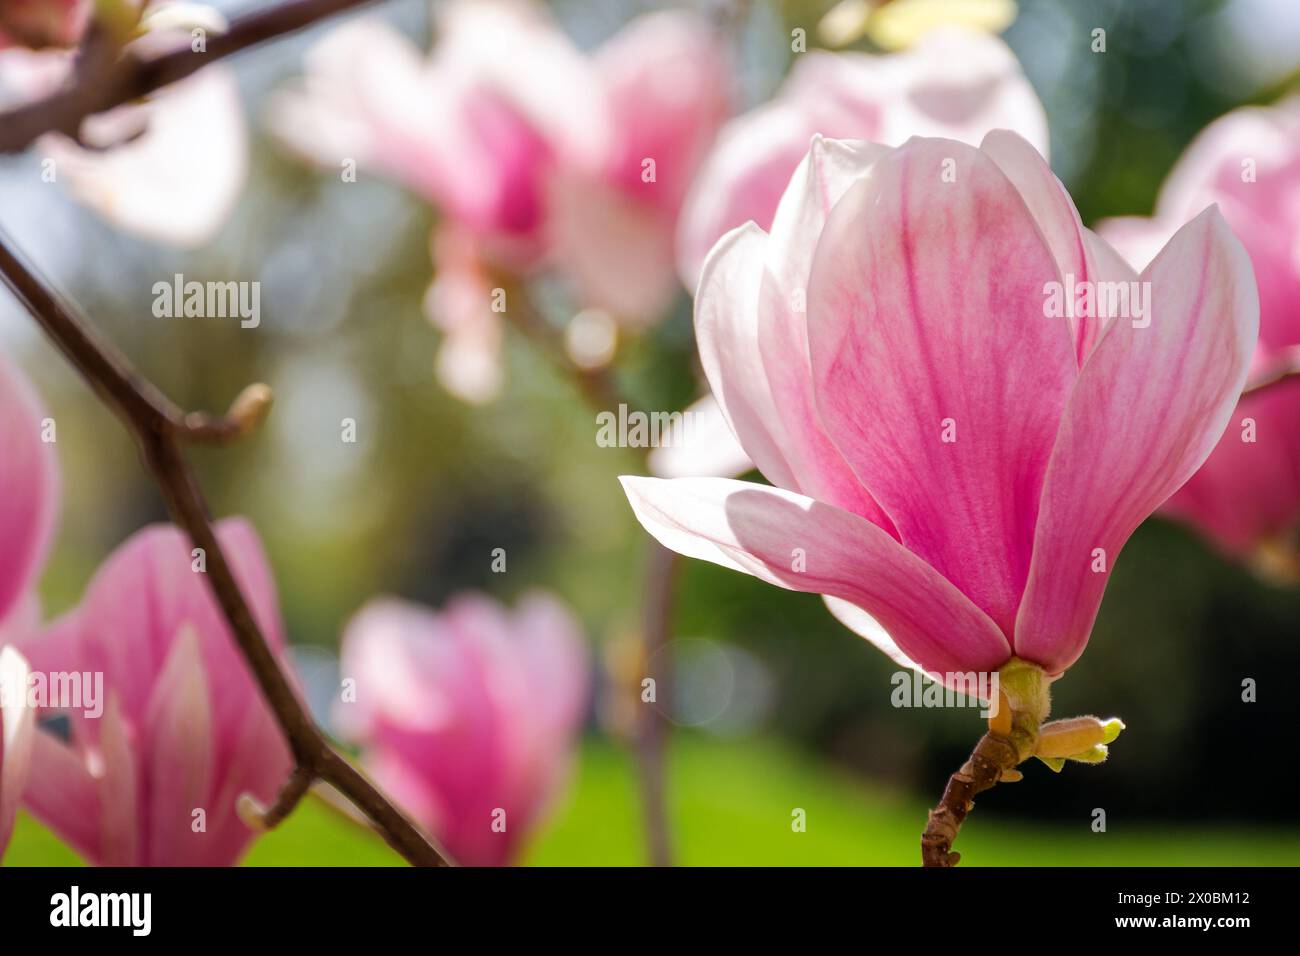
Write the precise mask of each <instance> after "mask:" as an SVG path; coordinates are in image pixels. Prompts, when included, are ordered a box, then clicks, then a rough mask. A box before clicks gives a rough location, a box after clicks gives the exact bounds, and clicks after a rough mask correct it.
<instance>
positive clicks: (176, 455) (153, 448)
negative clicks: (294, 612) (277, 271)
mask: <svg viewBox="0 0 1300 956" xmlns="http://www.w3.org/2000/svg"><path fill="white" fill-rule="evenodd" d="M0 274H3V278H4V282H5V284H6V285H7V286H8V287H9V289H10V290H11V291H12V292H13V294H14V296H15V297H16V298H17V299H18V301H19V302H21V303H22V304H23V305H24V306H25V307H26V308H27V310H28V311H29V312H30V313H31V314H32V316H33V317H35V319H36V321H37V322H38V323H39V324H40V326H41V328H42V329H43V330H44V331H45V333H46V335H48V336H49V337H50V339H52V340H53V342H54V344H55V345H56V346H58V348H59V350H60V351H61V352H62V353H63V354H64V356H65V357H66V358H67V359H68V361H69V362H71V363H72V365H73V366H75V367H76V369H77V371H78V372H80V373H81V376H82V378H84V379H85V380H86V382H87V383H88V384H89V385H90V387H91V388H92V389H93V390H94V392H95V394H96V395H98V396H99V397H100V398H101V399H102V400H103V401H104V402H105V403H106V404H108V405H109V406H110V407H111V408H112V409H113V411H114V412H115V413H116V414H117V416H118V418H120V419H121V420H122V422H123V424H124V425H125V426H126V427H127V429H128V431H130V432H131V434H132V435H133V436H134V437H135V439H136V442H137V443H138V444H139V446H140V450H141V454H142V455H143V458H144V462H145V465H146V466H147V467H148V469H149V471H150V473H151V474H152V475H153V478H154V480H155V482H156V483H157V485H158V487H159V489H160V490H161V492H162V496H163V499H164V500H165V501H166V504H167V509H168V511H169V512H170V513H171V516H172V520H173V521H175V522H176V524H177V526H178V527H180V528H181V529H182V530H183V531H184V532H185V533H186V534H187V535H189V537H190V540H191V541H192V542H193V544H194V546H195V547H197V548H202V549H203V551H204V553H205V554H206V556H207V575H206V577H207V581H208V585H209V586H210V587H211V588H212V591H213V594H214V595H215V596H216V599H217V602H218V603H219V604H220V606H221V609H222V611H223V612H224V614H225V617H226V621H227V622H228V623H229V625H230V630H231V633H232V634H233V635H234V639H235V642H236V643H237V644H238V645H239V650H240V652H241V653H242V654H243V656H244V660H245V661H246V662H247V664H248V666H249V669H250V670H251V671H252V673H253V677H254V679H255V680H256V681H257V684H258V686H259V687H260V688H261V690H262V694H263V696H264V697H265V698H266V702H267V704H268V705H269V706H270V708H271V711H272V713H273V714H274V715H275V719H276V722H277V723H278V724H279V726H280V729H281V730H282V731H283V732H284V735H285V737H286V738H287V739H288V742H289V747H290V750H291V751H292V753H293V758H294V762H295V765H296V769H295V771H294V774H293V776H292V777H291V779H290V781H289V783H288V785H287V786H286V788H285V793H284V794H282V795H281V799H280V800H277V807H279V806H281V805H282V804H283V805H284V807H286V809H283V810H281V811H276V808H273V811H272V812H273V813H275V817H274V820H273V822H278V819H280V818H282V817H283V815H284V814H287V812H288V810H291V809H292V807H293V805H295V804H296V803H297V801H298V799H300V798H301V796H302V793H303V792H305V791H306V786H307V785H309V784H310V782H311V780H313V779H319V780H322V781H325V782H326V783H329V784H330V785H332V786H333V787H335V788H336V789H337V790H339V792H340V793H342V794H344V795H345V796H346V797H347V798H348V799H349V800H350V801H352V803H354V804H355V805H356V806H357V807H358V808H359V809H361V810H362V812H364V813H365V814H366V816H367V817H369V818H370V820H371V821H372V822H373V823H374V824H375V826H376V827H377V829H378V830H379V832H380V833H381V834H382V835H383V837H384V839H385V840H386V841H387V842H388V845H389V846H391V847H392V848H393V849H394V850H396V851H397V852H398V853H400V854H401V855H402V856H403V857H404V858H405V859H406V860H407V861H408V862H410V863H412V864H413V865H418V866H445V865H446V864H447V861H446V860H445V859H444V858H443V856H442V855H441V854H440V853H439V852H438V850H437V849H435V848H434V846H433V844H431V843H430V842H429V840H428V839H427V838H426V837H425V836H424V835H423V834H422V833H421V832H420V831H419V830H418V829H417V828H416V827H415V826H414V824H412V823H411V822H410V821H409V820H408V819H407V818H406V817H405V816H403V815H402V813H401V811H399V810H398V809H397V808H396V807H395V806H394V805H393V804H392V803H391V802H390V801H389V800H388V799H387V798H386V797H385V796H384V795H383V794H382V793H380V792H379V791H378V790H377V789H376V788H375V787H374V786H373V785H372V784H371V783H370V782H369V781H368V780H366V778H365V777H363V776H362V775H361V774H360V773H358V772H357V771H356V770H355V769H354V768H353V767H352V766H351V765H350V764H349V763H348V762H347V761H346V760H345V759H344V758H343V757H342V756H340V755H339V754H338V753H337V752H336V751H335V750H334V749H333V748H332V747H331V746H330V744H329V743H328V742H327V741H326V739H325V737H324V735H323V734H322V733H321V731H320V730H319V729H318V728H317V727H316V724H315V723H314V722H313V721H312V719H311V717H310V715H309V714H308V713H307V711H306V709H305V708H304V707H303V705H302V703H301V701H300V700H299V699H298V695H297V694H296V693H295V691H294V689H293V686H292V685H291V684H290V682H289V679H288V678H287V677H286V676H285V674H284V672H283V671H282V670H281V669H280V665H279V661H278V660H277V658H276V656H275V653H274V652H273V651H272V650H271V648H270V646H269V645H268V644H267V642H266V639H265V637H264V636H263V635H262V632H261V630H260V629H259V628H258V626H257V622H256V621H255V620H254V618H253V615H252V612H251V611H250V610H249V606H248V602H247V600H246V599H245V597H244V595H243V593H242V592H241V591H240V588H239V585H238V584H237V583H236V581H235V577H234V575H233V573H232V572H231V569H230V565H229V563H228V562H227V560H226V556H225V553H224V552H223V551H222V549H221V545H220V543H219V542H218V541H217V536H216V533H215V531H214V530H213V527H212V522H211V520H210V518H209V517H208V510H207V506H206V504H205V503H204V500H203V496H202V493H201V492H200V490H199V487H198V483H197V482H196V480H195V477H194V473H193V471H192V470H191V468H190V466H189V463H188V462H187V461H186V460H185V456H184V454H183V451H182V448H183V446H184V445H185V444H186V443H191V442H208V441H225V440H229V439H231V438H233V437H237V436H238V435H240V434H243V433H244V432H245V431H247V430H248V428H249V427H251V425H252V424H255V423H256V420H257V418H258V417H260V415H261V414H264V413H265V410H266V408H267V407H268V406H269V390H268V389H266V387H265V386H254V387H252V388H250V389H248V390H246V391H245V392H244V393H243V394H242V395H241V396H240V398H239V399H236V401H235V403H234V405H233V406H232V415H231V416H227V417H225V418H221V419H214V418H211V417H209V416H206V415H193V414H191V415H186V414H184V413H183V412H182V411H181V410H180V409H179V408H178V407H177V406H176V405H175V404H174V403H172V402H171V401H170V400H169V399H168V398H167V397H166V396H164V395H163V394H162V393H161V392H160V391H159V390H158V389H157V388H155V387H154V386H153V385H152V384H151V383H150V382H148V381H147V380H145V379H144V378H143V377H142V376H140V375H139V374H138V373H137V372H136V371H135V370H134V369H133V368H132V367H131V365H130V363H128V362H127V360H126V359H125V358H124V357H123V356H122V355H121V354H120V353H119V352H118V351H117V350H116V349H115V348H114V347H113V346H112V345H111V344H110V343H108V342H107V341H106V340H105V339H103V338H102V337H101V336H100V335H99V333H98V332H96V331H95V329H94V328H93V327H92V326H91V325H90V324H89V323H88V322H87V321H86V320H85V319H84V318H82V317H81V316H79V315H78V314H77V313H76V312H75V311H74V310H73V308H71V307H70V306H68V305H67V304H65V303H64V301H63V300H62V299H60V298H59V296H57V295H56V294H55V293H54V292H53V291H52V290H51V288H50V286H49V284H48V283H47V282H45V281H44V280H43V279H42V278H41V277H40V276H39V275H38V274H37V273H36V271H35V270H34V269H33V268H31V267H30V266H28V265H27V264H26V263H25V262H24V261H23V260H22V259H20V258H19V257H18V255H17V254H16V253H15V252H14V251H13V250H12V249H11V248H10V241H9V239H8V237H7V236H6V235H5V234H4V233H3V231H0ZM249 396H252V397H249ZM241 403H242V405H241ZM250 408H251V409H252V410H253V411H251V412H250V411H249V409H250ZM304 781H305V783H304Z"/></svg>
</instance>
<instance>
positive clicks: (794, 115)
mask: <svg viewBox="0 0 1300 956" xmlns="http://www.w3.org/2000/svg"><path fill="white" fill-rule="evenodd" d="M992 129H1010V130H1012V131H1014V132H1017V133H1019V134H1020V135H1021V136H1023V137H1024V138H1025V139H1027V140H1029V142H1030V143H1032V144H1033V145H1034V146H1035V147H1036V148H1037V149H1038V151H1039V152H1040V153H1041V154H1042V155H1044V156H1046V155H1047V117H1046V114H1045V113H1044V111H1043V107H1042V104H1041V103H1039V101H1038V97H1037V96H1036V95H1035V94H1034V90H1033V87H1032V86H1030V85H1029V81H1028V80H1027V79H1026V78H1025V75H1024V73H1022V72H1021V69H1020V64H1019V62H1018V61H1017V60H1016V57H1015V54H1013V53H1012V52H1011V50H1010V49H1008V47H1007V46H1006V44H1004V43H1003V42H1002V41H1001V40H999V39H998V38H997V37H993V36H989V35H987V34H985V33H979V32H975V31H970V30H964V29H960V28H944V29H939V30H935V31H933V32H931V33H928V34H926V36H925V38H924V39H923V40H922V41H921V42H920V43H919V44H917V46H916V47H915V48H914V49H912V50H909V51H907V52H903V53H893V54H887V55H883V56H872V55H869V54H864V53H826V52H821V51H813V52H810V53H804V54H800V55H799V56H798V57H797V59H796V61H795V65H794V68H793V69H792V70H791V71H790V75H789V76H788V77H787V79H786V81H785V83H784V85H783V86H782V88H781V90H780V91H779V92H778V94H777V96H776V98H775V99H774V100H772V101H771V102H769V103H765V104H764V105H762V106H760V107H758V108H757V109H755V110H753V111H751V112H749V113H746V114H745V115H744V116H741V117H739V118H737V119H735V120H732V121H731V122H730V123H728V124H727V125H726V126H725V127H724V128H723V130H722V132H721V134H720V135H719V137H718V143H717V146H716V147H715V148H714V150H713V152H712V153H711V154H710V155H709V157H708V159H707V160H706V162H705V164H704V167H703V168H702V169H701V171H700V174H699V176H698V177H697V178H696V181H695V185H694V186H693V187H692V189H691V192H690V195H689V196H688V198H687V201H686V207H685V209H684V210H683V213H682V217H681V224H680V227H679V233H678V238H677V249H678V265H679V269H680V274H681V278H682V282H683V283H685V285H686V286H687V288H689V289H694V288H695V285H696V282H697V281H698V279H699V276H700V269H701V268H702V267H703V265H704V259H705V256H707V255H708V252H709V250H710V249H711V248H713V245H714V243H715V242H717V241H718V240H719V239H720V238H722V236H723V234H724V233H726V232H727V231H728V230H731V229H734V228H735V227H736V226H740V225H743V224H744V223H745V222H747V221H750V220H753V221H754V222H755V223H757V224H758V225H759V227H761V228H763V229H766V228H768V227H769V226H770V225H771V224H772V216H773V215H774V214H775V212H776V207H777V202H778V201H779V200H780V198H781V196H782V194H783V193H784V192H785V189H786V185H787V184H788V183H789V182H790V176H791V174H792V173H793V172H794V170H795V167H796V166H798V165H799V161H800V159H802V158H803V156H804V154H806V153H807V152H808V142H809V140H811V139H812V137H813V135H815V134H820V135H822V136H825V137H828V138H833V139H853V140H870V141H872V142H876V143H884V144H886V145H890V146H897V145H898V144H900V143H902V142H903V141H904V140H905V139H907V138H908V137H909V136H945V137H948V138H951V139H957V140H961V141H962V142H966V143H972V144H975V143H978V142H979V141H980V139H981V138H983V136H984V134H985V133H987V132H988V131H989V130H992Z"/></svg>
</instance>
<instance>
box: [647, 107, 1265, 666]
mask: <svg viewBox="0 0 1300 956" xmlns="http://www.w3.org/2000/svg"><path fill="white" fill-rule="evenodd" d="M1067 276H1073V277H1074V279H1075V281H1079V282H1103V281H1104V282H1137V281H1138V279H1139V277H1138V276H1137V274H1136V273H1134V272H1133V271H1132V270H1131V269H1130V268H1129V267H1128V266H1127V265H1125V263H1124V262H1123V260H1122V259H1120V258H1119V256H1118V255H1117V254H1116V253H1115V252H1114V251H1113V250H1111V249H1110V248H1109V247H1108V246H1106V245H1105V243H1104V242H1102V241H1101V240H1100V239H1098V238H1097V237H1096V236H1094V235H1093V234H1092V233H1090V232H1088V231H1087V230H1086V229H1084V228H1083V227H1082V226H1081V225H1080V223H1079V217H1078V213H1077V212H1076V211H1075V208H1074V204H1073V203H1072V202H1071V200H1070V197H1069V195H1068V194H1067V193H1066V192H1065V190H1064V188H1063V187H1062V186H1061V185H1060V183H1059V182H1057V180H1056V178H1055V177H1054V176H1053V175H1052V174H1051V171H1050V170H1049V169H1048V167H1047V164H1046V163H1045V162H1044V161H1043V159H1042V158H1041V157H1040V156H1039V154H1038V153H1037V152H1036V151H1035V149H1034V148H1033V147H1032V146H1031V145H1030V144H1029V143H1027V142H1026V141H1025V140H1023V139H1021V138H1020V137H1019V136H1016V135H1015V134H1013V133H1009V132H1006V131H995V132H993V133H990V134H989V135H988V136H987V137H986V138H985V139H984V141H983V143H982V145H981V146H980V148H978V149H977V148H974V147H971V146H967V145H964V144H962V143H958V142H956V141H953V140H946V139H920V138H918V139H912V140H909V141H908V142H907V143H906V144H904V145H903V146H902V147H900V148H898V149H889V148H887V147H884V146H878V145H874V144H869V143H858V144H850V143H839V142H832V141H822V140H820V139H818V140H815V141H814V143H813V147H812V150H811V151H810V153H809V155H808V157H807V158H806V159H805V160H804V162H803V164H802V165H801V166H800V168H799V170H798V171H797V173H796V175H795V177H794V179H793V180H792V181H791V185H790V188H789V190H787V192H786V194H785V195H784V196H783V197H782V200H781V204H780V207H779V208H778V210H777V213H776V216H775V218H774V219H773V223H772V229H771V232H770V234H769V233H766V232H764V231H763V230H762V229H760V228H759V227H757V226H756V225H754V224H753V223H749V224H747V225H745V226H743V227H741V228H739V229H736V230H733V231H732V232H730V233H728V234H727V236H726V237H725V238H724V239H723V240H722V241H721V242H720V243H719V244H718V246H717V247H716V248H715V249H714V251H713V252H712V254H711V255H710V257H709V259H708V262H707V263H706V264H705V268H704V273H703V276H702V277H701V280H700V287H699V292H698V295H697V298H696V319H695V325H696V336H697V340H698V342H699V347H700V356H701V359H702V362H703V365H704V369H705V371H706V373H707V374H708V377H709V382H710V384H711V385H712V389H713V394H714V395H715V396H716V397H717V399H718V402H719V404H720V405H721V406H722V409H723V411H724V413H725V414H726V415H727V417H728V419H729V420H730V422H731V426H732V429H733V430H734V431H735V433H736V435H737V437H738V438H739V439H740V442H741V444H742V445H743V446H744V448H745V451H746V452H748V454H749V456H750V458H751V459H752V460H753V461H754V462H755V464H756V465H757V466H758V468H759V469H760V470H761V471H762V473H763V474H764V475H765V476H766V477H767V478H768V479H769V480H770V481H771V482H772V483H773V484H774V485H776V486H777V487H775V488H771V487H767V486H762V485H755V484H748V483H744V482H738V481H733V480H729V479H723V478H679V479H675V480H662V479H653V478H633V477H627V478H624V479H623V483H624V487H625V488H626V491H627V494H628V497H629V499H630V501H631V503H632V506H633V508H634V509H635V511H636V514H637V517H638V518H639V519H640V520H641V523H642V524H643V525H645V527H646V528H647V530H649V531H650V533H651V534H653V535H654V536H655V537H656V538H658V539H659V541H660V542H662V543H663V544H664V545H666V546H667V547H669V548H672V549H674V550H676V551H679V552H681V553H682V554H686V555H688V556H691V557H698V558H703V559H705V560H709V561H713V562H715V563H717V564H721V565H723V566H726V567H731V568H735V569H737V570H742V571H746V572H748V573H750V574H753V575H756V576H757V577H760V578H762V579H763V580H765V581H768V582H770V583H773V584H777V585H779V586H781V587H785V588H790V589H793V590H799V591H810V592H813V593H817V594H822V595H826V596H827V599H828V603H829V604H830V605H831V607H832V610H833V611H835V612H836V614H837V616H839V617H840V619H841V620H843V621H844V622H845V623H846V624H848V625H849V626H850V627H852V628H854V629H855V630H858V631H859V633H862V634H863V636H865V637H867V638H868V639H870V640H872V641H873V642H874V643H876V644H877V645H878V646H880V647H881V648H882V649H883V650H885V651H886V652H887V653H889V654H891V655H892V656H893V657H894V658H895V659H896V660H900V661H903V662H906V663H909V664H911V665H912V666H916V667H919V668H920V669H922V670H924V671H926V672H928V673H932V674H938V675H945V674H955V673H964V672H970V671H981V672H987V671H991V670H994V669H997V668H999V667H1001V666H1002V665H1003V664H1004V663H1006V662H1007V660H1008V659H1009V658H1010V657H1011V656H1012V655H1013V654H1014V655H1016V656H1018V657H1020V658H1023V659H1026V660H1029V661H1032V662H1035V663H1037V664H1039V665H1041V666H1042V667H1043V668H1044V669H1045V670H1046V671H1047V673H1048V674H1050V675H1056V674H1060V673H1061V672H1063V671H1064V670H1065V669H1066V668H1068V667H1069V666H1070V665H1071V664H1072V663H1073V662H1074V661H1075V660H1076V659H1077V657H1078V656H1079V654H1080V653H1081V652H1082V651H1083V648H1084V646H1085V644H1086V643H1087V640H1088V635H1089V633H1090V631H1091V629H1092V624H1093V621H1094V619H1095V617H1096V613H1097V608H1098V605H1099V604H1100V601H1101V597H1102V592H1103V590H1104V588H1105V585H1106V580H1107V578H1108V577H1109V572H1110V570H1111V568H1112V567H1113V565H1114V561H1115V559H1116V558H1117V557H1118V555H1119V551H1120V549H1121V547H1122V546H1123V545H1124V542H1125V541H1126V540H1127V539H1128V537H1129V535H1130V534H1131V533H1132V532H1133V529H1134V528H1136V527H1137V525H1138V524H1139V523H1140V522H1141V521H1142V520H1143V519H1144V518H1146V517H1147V515H1148V514H1150V513H1151V512H1152V511H1153V510H1154V509H1155V508H1156V507H1158V506H1159V505H1160V504H1161V502H1163V501H1164V500H1165V499H1166V498H1167V497H1168V496H1169V495H1170V494H1171V493H1173V491H1174V490H1175V489H1177V488H1178V486H1179V485H1181V484H1182V483H1183V482H1184V481H1185V480H1186V479H1187V478H1188V477H1189V476H1190V475H1191V474H1192V472H1193V471H1195V470H1196V468H1197V467H1199V466H1200V464H1201V462H1203V461H1204V460H1205V458H1206V456H1207V455H1208V454H1209V452H1210V450H1211V448H1212V447H1213V446H1214V443H1215V442H1216V441H1218V439H1219V436H1220V435H1221V434H1222V432H1223V428H1224V426H1225V424H1226V423H1227V421H1228V416H1229V414H1230V412H1231V410H1232V406H1233V404H1234V403H1235V401H1236V396H1237V394H1238V393H1239V391H1240V389H1241V385H1242V383H1243V382H1244V380H1245V377H1246V372H1247V367H1248V364H1249V359H1250V354H1251V352H1252V350H1253V349H1254V345H1255V337H1256V330H1257V324H1258V300H1257V295H1256V291H1255V284H1254V280H1253V278H1252V276H1251V271H1250V262H1249V260H1248V259H1247V257H1246V254H1245V252H1244V250H1243V249H1242V248H1241V245H1240V244H1239V243H1238V242H1237V241H1236V239H1235V238H1233V236H1232V233H1231V232H1230V231H1229V229H1228V228H1227V226H1226V225H1225V224H1224V222H1223V220H1222V217H1221V216H1220V215H1219V214H1218V213H1217V212H1216V211H1215V210H1213V209H1211V210H1207V211H1206V212H1205V213H1203V214H1202V215H1201V216H1199V217H1197V218H1196V219H1195V220H1193V221H1192V222H1191V223H1189V224H1188V225H1187V226H1185V227H1184V228H1183V229H1182V230H1180V231H1179V232H1178V234H1177V235H1175V236H1174V238H1173V239H1171V240H1170V242H1169V244H1168V245H1167V246H1166V247H1165V249H1164V250H1163V251H1162V252H1161V254H1160V255H1159V256H1157V257H1156V260H1155V261H1154V262H1153V263H1152V264H1151V265H1150V266H1149V267H1148V268H1147V270H1146V271H1145V272H1144V273H1143V274H1142V276H1141V280H1142V281H1143V282H1148V283H1150V286H1149V288H1150V305H1151V308H1150V310H1149V312H1147V313H1146V315H1145V318H1143V319H1139V318H1138V317H1137V316H1136V315H1134V316H1133V317H1132V318H1129V317H1125V316H1123V315H1121V316H1120V317H1116V318H1111V319H1110V321H1109V322H1108V323H1106V322H1103V321H1101V320H1100V319H1098V318H1092V317H1081V318H1077V319H1074V318H1066V317H1061V318H1055V317H1052V310H1051V307H1050V297H1049V295H1048V294H1047V293H1048V292H1049V290H1051V289H1052V288H1057V289H1061V288H1062V287H1063V284H1064V282H1065V281H1067V279H1066V277H1067ZM1049 283H1054V284H1055V286H1052V285H1049ZM1058 314H1059V313H1058ZM1112 314H1113V313H1112ZM1144 323H1145V325H1144Z"/></svg>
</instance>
